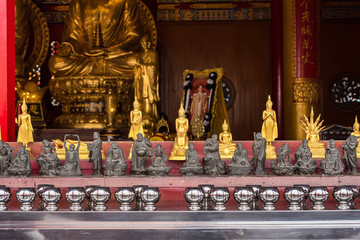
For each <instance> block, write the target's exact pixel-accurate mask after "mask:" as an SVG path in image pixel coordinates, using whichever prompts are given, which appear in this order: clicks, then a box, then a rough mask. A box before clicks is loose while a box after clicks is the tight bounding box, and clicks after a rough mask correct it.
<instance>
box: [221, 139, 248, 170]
mask: <svg viewBox="0 0 360 240" xmlns="http://www.w3.org/2000/svg"><path fill="white" fill-rule="evenodd" d="M227 168H228V172H229V175H233V176H242V175H250V173H251V169H252V167H251V164H250V162H249V158H248V153H247V151H246V149H245V148H244V147H243V145H242V143H238V144H237V149H236V150H235V152H234V156H233V157H232V162H231V163H230V164H229V165H228V166H227Z"/></svg>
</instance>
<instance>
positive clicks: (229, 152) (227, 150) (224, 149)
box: [219, 120, 236, 158]
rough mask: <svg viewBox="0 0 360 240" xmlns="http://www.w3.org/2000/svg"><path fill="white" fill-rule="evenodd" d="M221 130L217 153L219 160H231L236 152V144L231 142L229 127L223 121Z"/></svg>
mask: <svg viewBox="0 0 360 240" xmlns="http://www.w3.org/2000/svg"><path fill="white" fill-rule="evenodd" d="M222 130H223V132H221V133H220V134H219V140H220V144H219V152H220V157H221V158H232V157H233V155H234V152H235V150H236V144H235V143H233V142H232V134H231V132H229V125H228V124H227V123H226V120H224V123H223V125H222Z"/></svg>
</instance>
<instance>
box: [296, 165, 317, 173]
mask: <svg viewBox="0 0 360 240" xmlns="http://www.w3.org/2000/svg"><path fill="white" fill-rule="evenodd" d="M317 168H318V167H317V166H316V164H315V166H313V167H297V172H298V173H299V174H300V175H311V174H315V172H316V169H317Z"/></svg>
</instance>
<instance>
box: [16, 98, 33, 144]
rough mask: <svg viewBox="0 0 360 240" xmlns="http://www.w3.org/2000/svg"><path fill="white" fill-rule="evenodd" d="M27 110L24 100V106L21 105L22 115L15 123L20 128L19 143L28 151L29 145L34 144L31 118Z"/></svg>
mask: <svg viewBox="0 0 360 240" xmlns="http://www.w3.org/2000/svg"><path fill="white" fill-rule="evenodd" d="M27 110H28V108H27V105H26V102H25V98H24V99H23V104H22V105H21V114H20V115H19V116H18V118H15V123H16V124H17V125H18V126H19V132H18V138H17V142H20V143H22V144H23V145H24V146H25V147H26V149H28V144H29V143H31V142H34V138H33V131H34V130H33V127H32V125H31V116H30V114H29V113H27Z"/></svg>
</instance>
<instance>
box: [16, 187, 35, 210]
mask: <svg viewBox="0 0 360 240" xmlns="http://www.w3.org/2000/svg"><path fill="white" fill-rule="evenodd" d="M35 197H36V194H35V189H34V188H19V190H18V191H17V192H16V199H17V200H18V201H19V202H20V203H21V206H20V210H21V211H32V210H33V206H32V203H33V202H34V200H35Z"/></svg>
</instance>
